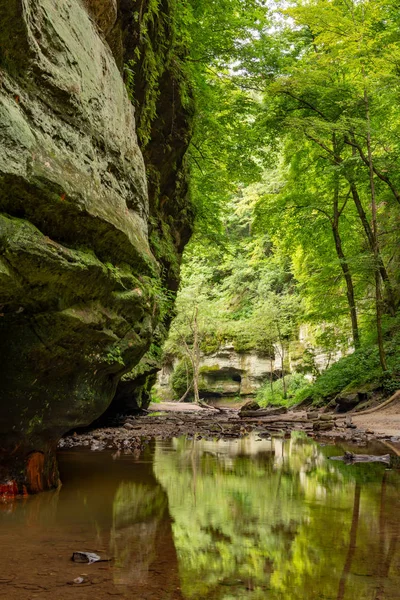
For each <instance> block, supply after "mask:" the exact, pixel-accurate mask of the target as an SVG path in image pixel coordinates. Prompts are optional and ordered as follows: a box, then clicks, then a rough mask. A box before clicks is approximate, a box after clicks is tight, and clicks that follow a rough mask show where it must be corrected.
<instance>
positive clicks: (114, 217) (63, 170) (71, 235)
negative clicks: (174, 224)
mask: <svg viewBox="0 0 400 600" xmlns="http://www.w3.org/2000/svg"><path fill="white" fill-rule="evenodd" d="M117 9H118V6H117V3H116V2H115V0H84V1H83V0H63V2H54V0H7V2H5V1H3V2H1V3H0V69H1V83H0V85H1V88H0V305H1V310H0V314H1V316H0V356H1V361H0V399H1V402H0V492H1V491H3V492H5V493H10V494H14V493H15V492H16V491H18V493H23V492H28V493H29V492H36V491H40V490H41V489H46V488H48V487H51V486H54V485H56V484H57V482H58V474H57V467H56V463H55V460H54V447H55V444H56V442H57V439H58V438H59V437H60V435H62V434H63V433H64V432H65V431H67V430H69V429H71V428H72V427H76V426H79V425H87V424H89V423H90V422H91V421H93V420H94V419H95V418H96V417H98V416H99V415H100V414H101V413H102V412H104V410H105V409H106V408H107V406H108V405H109V403H110V402H111V400H112V398H113V396H114V394H115V390H116V387H117V384H118V381H119V380H120V377H121V376H122V375H123V374H124V373H126V372H128V371H129V370H130V369H131V368H132V367H133V366H134V365H135V364H137V363H138V362H139V360H140V359H141V357H142V356H143V354H144V353H145V352H146V351H147V349H148V348H149V346H150V343H151V341H152V339H153V334H154V330H155V328H156V327H157V324H158V320H159V306H158V304H159V298H160V288H161V279H160V272H161V269H160V264H159V262H160V259H159V258H158V257H157V258H158V260H157V259H156V258H155V257H154V253H153V252H152V250H151V248H150V244H149V219H150V206H149V197H148V189H147V178H146V168H145V164H144V160H143V156H142V152H141V150H140V148H139V145H138V142H137V137H136V133H135V118H134V109H133V106H132V103H131V101H130V100H129V97H128V94H127V91H126V88H125V85H124V82H123V79H122V76H121V72H120V68H119V67H120V65H118V64H117V62H116V59H115V56H114V55H113V52H112V50H111V48H110V46H109V44H108V42H107V41H106V35H107V34H109V33H110V32H111V31H115V28H116V27H117V26H118V13H117ZM174 251H176V252H177V253H179V251H178V250H177V248H176V247H174ZM177 260H178V261H179V258H177Z"/></svg>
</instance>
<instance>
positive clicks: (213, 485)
mask: <svg viewBox="0 0 400 600" xmlns="http://www.w3.org/2000/svg"><path fill="white" fill-rule="evenodd" d="M324 452H326V450H325V449H322V448H319V447H318V445H316V444H314V443H311V442H309V441H308V440H304V439H301V438H297V439H296V438H295V439H292V440H290V441H287V442H283V441H282V440H279V441H278V442H274V444H273V446H272V447H271V448H270V451H269V452H265V451H264V452H263V453H258V454H257V455H256V456H254V457H253V458H252V459H251V460H250V459H249V458H248V457H246V456H243V455H241V453H240V452H237V453H236V454H235V451H234V449H232V448H230V449H227V451H225V452H219V450H218V447H214V451H213V453H211V452H210V447H208V446H207V447H206V446H205V445H204V444H203V445H202V444H198V443H197V442H188V441H182V440H180V441H178V443H177V444H176V452H175V453H173V452H164V451H163V448H162V446H159V447H158V448H157V450H156V454H155V467H154V470H155V475H156V476H157V478H158V480H159V481H160V483H161V484H162V485H163V487H164V489H165V490H166V491H167V493H168V500H169V505H170V512H171V515H172V517H173V519H174V525H173V532H174V540H175V544H176V548H177V553H178V557H179V569H180V575H181V581H182V589H183V593H184V597H185V598H188V599H191V598H193V599H194V598H213V599H214V598H215V599H226V600H227V599H228V598H229V599H239V598H240V599H245V598H254V599H255V600H258V599H261V598H265V597H268V598H271V599H273V600H275V599H276V600H278V599H279V600H281V599H283V598H285V600H286V599H289V600H304V599H305V598H307V600H317V599H318V600H320V598H332V599H336V598H338V599H339V600H346V599H350V598H351V599H352V598H357V600H367V599H368V600H372V599H374V598H375V599H376V600H382V599H383V598H384V597H385V596H382V591H380V590H381V588H379V589H378V588H377V586H378V583H379V581H386V584H387V583H388V577H389V580H390V581H389V588H390V590H392V589H394V587H395V586H396V585H397V586H398V587H399V589H400V579H399V578H398V576H397V575H396V569H395V565H397V564H398V561H399V557H398V555H397V554H396V552H395V550H396V546H395V542H396V541H397V536H398V526H396V525H395V524H394V515H397V514H398V513H397V511H398V508H400V506H399V499H397V496H398V483H399V481H398V480H399V478H398V475H397V474H396V473H392V474H389V476H388V477H390V478H391V483H390V485H389V484H387V487H388V489H389V487H390V495H391V498H390V502H388V501H386V502H383V503H384V505H385V506H384V509H382V491H381V481H382V474H383V473H384V472H385V471H383V469H384V467H382V465H357V466H356V467H355V468H353V467H347V466H345V465H343V464H340V463H336V462H335V463H333V462H329V461H327V460H325V458H324V455H323V453H324ZM338 452H340V450H338ZM227 457H228V458H229V460H227ZM359 467H361V468H359ZM385 485H386V484H385ZM382 510H383V513H382ZM382 514H384V515H385V517H384V520H385V524H383V517H382ZM382 544H383V546H384V551H383V552H382V547H383V546H382ZM367 555H368V556H367ZM380 560H382V561H383V562H382V566H381V567H380V568H381V572H380V574H379V573H378V572H377V568H376V565H377V564H379V563H380ZM390 561H391V562H390ZM386 589H387V588H386ZM375 591H376V593H377V594H378V595H374V594H375ZM393 597H396V596H393ZM387 598H391V596H387Z"/></svg>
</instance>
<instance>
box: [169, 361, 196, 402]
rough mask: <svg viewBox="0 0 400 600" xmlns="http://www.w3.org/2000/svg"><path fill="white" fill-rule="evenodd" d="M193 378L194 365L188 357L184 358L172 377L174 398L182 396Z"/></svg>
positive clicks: (177, 398)
mask: <svg viewBox="0 0 400 600" xmlns="http://www.w3.org/2000/svg"><path fill="white" fill-rule="evenodd" d="M192 379H193V367H192V365H191V363H190V361H189V359H188V358H184V359H182V360H181V361H179V363H178V364H177V366H176V368H175V369H174V372H173V374H172V378H171V387H172V390H173V392H174V400H179V399H180V398H182V396H183V394H184V393H185V392H186V391H187V389H188V386H189V385H190V383H191V381H192Z"/></svg>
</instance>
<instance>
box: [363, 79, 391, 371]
mask: <svg viewBox="0 0 400 600" xmlns="http://www.w3.org/2000/svg"><path fill="white" fill-rule="evenodd" d="M364 104H365V116H366V119H367V149H368V168H369V182H370V189H371V214H372V233H373V243H374V246H373V253H374V271H375V308H376V329H377V334H378V348H379V360H380V363H381V367H382V371H387V364H386V354H385V348H384V345H383V332H382V292H381V281H380V277H379V259H380V252H379V240H378V220H377V212H376V196H375V181H374V167H373V162H372V149H371V122H370V113H369V100H368V94H367V89H366V88H365V87H364ZM393 308H394V307H393Z"/></svg>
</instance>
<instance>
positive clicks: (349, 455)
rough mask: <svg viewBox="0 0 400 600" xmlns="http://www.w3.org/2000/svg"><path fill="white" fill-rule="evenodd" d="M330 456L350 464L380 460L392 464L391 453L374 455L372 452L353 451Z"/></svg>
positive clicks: (331, 458) (332, 458)
mask: <svg viewBox="0 0 400 600" xmlns="http://www.w3.org/2000/svg"><path fill="white" fill-rule="evenodd" d="M329 458H330V460H342V461H343V462H345V463H348V464H352V463H372V462H380V463H385V464H386V465H390V454H383V455H382V456H373V455H371V454H353V452H345V453H344V456H330V457H329Z"/></svg>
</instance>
